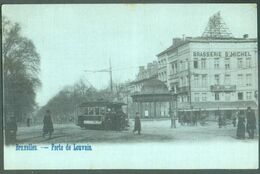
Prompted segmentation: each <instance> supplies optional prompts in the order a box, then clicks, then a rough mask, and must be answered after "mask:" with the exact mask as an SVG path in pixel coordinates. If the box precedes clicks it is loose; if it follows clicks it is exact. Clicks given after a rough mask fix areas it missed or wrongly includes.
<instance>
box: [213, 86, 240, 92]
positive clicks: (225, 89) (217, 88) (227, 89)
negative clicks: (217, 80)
mask: <svg viewBox="0 0 260 174" xmlns="http://www.w3.org/2000/svg"><path fill="white" fill-rule="evenodd" d="M210 89H211V91H212V92H233V91H236V85H211V86H210Z"/></svg>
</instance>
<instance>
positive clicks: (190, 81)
mask: <svg viewBox="0 0 260 174" xmlns="http://www.w3.org/2000/svg"><path fill="white" fill-rule="evenodd" d="M157 61H158V65H157V69H156V71H155V72H156V73H157V74H153V75H152V76H147V75H145V74H147V71H146V70H145V68H144V67H140V70H139V75H138V77H137V80H135V81H133V82H132V83H131V84H132V94H133V93H135V92H137V93H139V95H132V97H133V98H134V101H136V102H139V104H140V101H145V102H149V101H150V99H151V98H152V97H153V96H152V93H149V97H150V99H149V100H146V99H147V96H145V95H142V90H144V89H143V84H144V83H145V82H147V81H149V80H154V78H158V80H159V81H161V82H162V83H164V84H165V85H166V86H167V88H168V91H169V93H170V95H171V97H169V96H165V99H162V97H163V96H160V100H161V101H163V102H167V101H168V100H169V98H170V101H169V103H168V104H165V105H164V107H163V108H162V109H161V110H163V111H166V110H174V111H175V115H180V114H187V112H188V114H194V113H195V114H201V115H207V116H213V118H214V116H215V118H216V116H218V115H220V114H223V115H224V116H225V117H227V118H231V117H232V115H234V113H235V112H236V111H237V110H246V109H247V107H251V108H252V109H254V110H255V111H258V53H257V39H256V38H249V37H248V35H247V34H245V35H243V36H242V37H241V38H235V37H234V36H233V35H232V33H231V32H230V31H229V29H228V27H227V26H226V24H225V22H224V21H223V19H222V18H221V16H220V13H216V14H214V15H213V16H212V17H210V18H209V21H208V25H207V27H206V28H205V31H204V32H203V34H202V36H200V37H183V38H173V40H172V45H171V46H170V47H169V48H167V49H166V50H164V51H162V52H161V53H159V54H158V55H157ZM144 77H145V78H144ZM151 84H152V83H151ZM156 84H157V83H156ZM159 86H162V85H159ZM159 91H160V90H159ZM165 93H166V92H165ZM169 93H168V94H169ZM156 95H158V94H156V93H154V97H155V98H156ZM142 97H143V98H144V100H142ZM151 101H152V100H151ZM153 102H154V101H153ZM148 105H149V106H150V104H148ZM154 106H155V105H154ZM155 107H156V106H155ZM138 108H139V109H138V110H142V109H140V108H143V107H142V106H138ZM150 110H153V109H150ZM157 110H159V109H157ZM201 112H203V113H201ZM151 115H154V114H151ZM161 115H162V114H161ZM164 115H168V114H164ZM168 116H169V115H168ZM154 117H156V116H155V115H154Z"/></svg>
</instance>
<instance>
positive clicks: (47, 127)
mask: <svg viewBox="0 0 260 174" xmlns="http://www.w3.org/2000/svg"><path fill="white" fill-rule="evenodd" d="M53 131H54V129H53V124H52V118H51V111H50V110H47V111H46V114H45V116H44V119H43V134H42V136H43V137H45V135H46V134H49V138H51V136H52V133H53Z"/></svg>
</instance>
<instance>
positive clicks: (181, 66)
mask: <svg viewBox="0 0 260 174" xmlns="http://www.w3.org/2000/svg"><path fill="white" fill-rule="evenodd" d="M179 67H180V71H182V70H183V69H182V68H183V67H182V61H180V66H179Z"/></svg>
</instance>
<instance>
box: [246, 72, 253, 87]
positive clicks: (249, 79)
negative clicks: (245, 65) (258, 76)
mask: <svg viewBox="0 0 260 174" xmlns="http://www.w3.org/2000/svg"><path fill="white" fill-rule="evenodd" d="M246 86H252V74H247V75H246Z"/></svg>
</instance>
